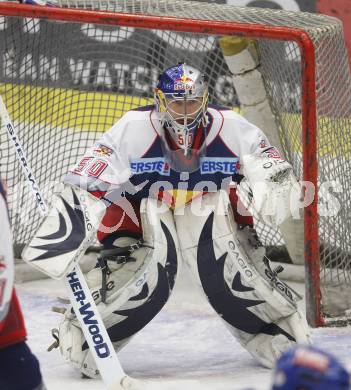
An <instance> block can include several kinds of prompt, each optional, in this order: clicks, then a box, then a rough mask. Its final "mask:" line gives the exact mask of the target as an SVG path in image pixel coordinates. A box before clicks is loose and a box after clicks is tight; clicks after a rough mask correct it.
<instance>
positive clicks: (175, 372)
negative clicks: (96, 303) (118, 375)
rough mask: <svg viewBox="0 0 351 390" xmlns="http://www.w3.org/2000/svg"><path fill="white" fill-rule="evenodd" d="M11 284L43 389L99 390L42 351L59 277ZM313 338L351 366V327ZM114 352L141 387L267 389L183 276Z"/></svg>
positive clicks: (266, 378)
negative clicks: (139, 328)
mask: <svg viewBox="0 0 351 390" xmlns="http://www.w3.org/2000/svg"><path fill="white" fill-rule="evenodd" d="M294 287H295V288H296V287H297V286H296V285H294ZM298 287H299V286H298ZM299 288H300V290H301V286H300V287H299ZM17 289H18V292H19V296H20V300H21V303H22V307H23V310H24V314H25V319H26V323H27V328H28V333H29V338H28V342H29V345H30V347H31V348H32V350H33V351H34V352H35V353H36V355H37V357H38V359H39V360H40V363H41V368H42V372H43V376H44V379H45V383H46V385H47V387H48V390H71V389H72V390H102V389H104V386H103V383H102V382H101V381H99V380H92V379H82V378H81V376H80V373H79V372H77V371H75V370H74V369H73V368H71V367H70V365H69V364H68V363H67V362H65V361H64V360H63V358H62V357H61V355H60V353H59V351H58V350H53V351H52V352H47V351H46V348H47V346H48V345H50V344H51V343H52V341H53V339H52V337H51V334H50V331H51V329H52V328H54V327H57V325H58V323H59V321H60V319H61V315H60V314H58V313H54V312H51V311H50V309H51V307H52V306H60V303H59V302H58V301H57V296H60V295H61V296H62V295H65V290H64V287H63V285H62V284H61V283H60V282H59V281H54V280H41V281H35V282H27V283H24V284H20V285H18V286H17ZM312 335H313V342H314V343H315V345H317V346H319V347H320V348H323V349H325V350H327V351H330V352H332V353H335V354H336V355H337V356H338V357H339V358H340V359H341V361H342V362H343V363H345V364H346V365H347V366H348V367H349V368H350V367H351V352H350V348H349V346H350V345H351V327H346V328H336V329H331V328H329V329H318V330H314V331H313V332H312ZM119 357H120V360H121V363H122V366H123V368H124V369H125V370H126V372H127V373H128V374H129V375H131V376H133V377H135V378H138V379H142V380H145V381H146V382H145V387H144V389H143V390H200V389H201V390H236V389H249V388H254V389H257V390H259V389H261V390H267V389H269V387H270V377H271V372H270V370H268V369H264V368H262V367H260V366H259V365H257V363H256V362H255V361H254V359H253V358H252V357H251V356H250V355H249V354H248V353H247V352H246V351H245V350H244V349H243V348H242V347H241V346H240V345H239V344H238V342H237V341H236V340H235V339H234V338H233V337H232V336H231V335H230V333H229V331H228V330H227V329H226V328H225V326H224V325H223V323H222V321H221V320H220V318H218V316H217V315H216V314H215V313H214V311H213V310H212V308H211V307H210V306H209V304H208V303H207V302H206V301H205V300H204V299H203V298H202V296H201V295H200V294H199V292H198V290H197V287H196V286H194V285H193V282H192V281H191V279H190V278H189V276H188V275H187V274H184V273H183V274H182V275H181V277H180V278H179V280H178V283H177V285H176V290H175V292H174V294H173V296H172V297H171V299H170V301H169V302H168V303H167V305H166V306H165V308H164V309H163V310H162V311H161V313H159V315H158V316H156V318H155V319H154V320H153V321H152V322H151V323H150V324H149V325H148V326H146V327H145V328H144V329H143V330H142V331H141V332H140V333H139V334H138V335H137V336H135V337H134V339H133V340H132V341H131V342H130V343H129V344H128V345H127V346H126V347H125V348H124V349H123V350H122V351H121V352H120V353H119Z"/></svg>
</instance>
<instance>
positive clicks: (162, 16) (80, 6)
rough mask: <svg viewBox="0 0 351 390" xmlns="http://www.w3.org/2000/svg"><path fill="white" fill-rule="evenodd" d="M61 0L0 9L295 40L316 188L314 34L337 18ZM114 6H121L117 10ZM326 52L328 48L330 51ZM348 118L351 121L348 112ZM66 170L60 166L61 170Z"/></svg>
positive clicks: (312, 214)
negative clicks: (58, 5)
mask: <svg viewBox="0 0 351 390" xmlns="http://www.w3.org/2000/svg"><path fill="white" fill-rule="evenodd" d="M62 5H63V6H64V7H65V8H56V7H54V8H51V7H38V6H30V5H19V4H14V3H0V15H2V16H4V17H15V18H18V19H20V18H33V19H40V20H44V21H53V22H55V21H64V22H67V23H72V24H76V23H80V24H82V23H92V24H95V25H105V26H119V27H122V26H123V27H126V28H131V27H132V28H136V29H152V30H155V29H158V30H165V31H177V32H181V33H194V34H205V35H212V36H229V35H235V36H241V37H246V38H252V39H257V40H260V39H262V40H267V41H272V42H273V41H280V42H281V41H287V42H294V43H295V44H296V45H297V46H298V47H299V51H300V71H301V112H299V111H298V110H297V111H296V112H294V113H293V114H294V115H300V114H301V118H300V119H299V121H301V128H300V129H301V143H302V166H303V172H302V175H301V178H303V180H304V181H306V182H310V183H313V185H314V186H315V188H318V187H317V184H318V170H319V167H318V147H317V139H318V135H317V131H318V116H317V114H318V113H317V108H318V107H317V101H318V98H320V96H317V89H316V82H317V76H316V75H317V71H318V67H317V63H316V41H317V40H316V39H315V36H316V34H317V32H316V31H317V30H318V31H319V33H320V34H323V33H324V34H327V31H328V29H329V30H330V31H331V35H333V34H334V35H338V37H339V36H340V37H341V36H342V27H340V24H338V23H337V21H336V20H335V19H333V18H329V17H326V16H322V15H314V16H312V15H311V16H309V15H307V14H304V13H292V12H287V11H276V10H267V9H265V10H263V9H262V10H259V9H252V8H236V7H232V6H226V5H219V4H205V3H202V2H201V3H197V2H187V1H133V0H130V1H125V2H118V7H117V6H116V5H117V2H113V1H100V2H99V1H95V2H94V1H90V2H89V1H81V2H79V1H78V2H77V1H72V2H71V3H69V2H68V1H62ZM68 7H71V8H68ZM114 7H115V8H116V9H117V11H114ZM132 11H133V12H132ZM309 19H310V20H311V21H312V22H311V23H310V25H308V23H309ZM340 34H341V35H340ZM338 39H342V38H338ZM317 50H318V48H317ZM326 55H330V54H328V53H326ZM340 61H344V59H343V58H342V59H340ZM328 71H330V70H328ZM319 72H320V71H319ZM282 77H284V75H283V76H282ZM346 79H347V80H348V82H347V83H346V84H345V88H349V87H350V82H349V79H350V77H349V75H348V76H347V77H346ZM321 80H323V76H320V77H319V79H318V82H319V83H320V82H321ZM14 90H15V89H13V90H12V91H14ZM6 93H8V94H11V91H10V89H8V90H6V88H5V100H6ZM12 94H13V92H12ZM350 94H351V91H348V92H347V99H348V101H349V100H350V98H349V95H350ZM342 96H344V95H342ZM277 115H278V114H277ZM348 115H350V113H349V112H346V113H345V116H348ZM278 116H279V115H278ZM347 123H350V119H349V118H348V119H347ZM283 130H284V128H283ZM64 173H65V172H61V176H62V175H63V174H64ZM317 196H318V194H317V191H316V193H315V196H314V198H313V201H312V202H311V203H310V204H309V205H308V206H306V207H305V209H304V248H305V251H304V253H305V266H306V277H307V278H306V296H307V298H306V300H307V302H308V307H307V315H308V320H309V323H310V324H311V325H312V326H321V325H323V315H322V308H321V292H320V245H319V236H320V228H319V222H318V218H319V217H318V197H317Z"/></svg>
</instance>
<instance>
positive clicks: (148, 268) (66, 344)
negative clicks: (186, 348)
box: [58, 199, 178, 377]
mask: <svg viewBox="0 0 351 390" xmlns="http://www.w3.org/2000/svg"><path fill="white" fill-rule="evenodd" d="M160 210H161V208H160V204H159V202H157V201H156V200H152V199H148V200H146V199H145V200H143V201H142V204H141V219H142V228H143V237H144V243H143V246H141V247H140V248H138V249H136V250H134V251H133V252H132V253H131V257H132V258H133V259H132V261H127V262H126V263H124V264H116V263H112V262H109V264H108V265H109V268H110V271H111V273H110V274H109V275H108V276H107V296H106V300H105V302H102V301H101V280H102V279H101V270H100V268H95V269H93V270H91V271H90V272H89V273H88V274H87V282H88V285H89V288H90V289H91V291H92V295H93V297H94V300H95V301H96V303H97V306H98V309H99V312H100V314H101V317H102V319H103V321H104V324H105V326H106V329H107V332H108V334H109V336H110V338H111V341H112V343H113V345H114V347H115V349H116V350H117V351H118V350H120V349H121V348H122V347H123V346H124V345H126V344H127V342H128V341H129V340H130V338H131V337H132V336H133V335H134V334H136V333H137V332H138V331H139V330H141V329H142V328H143V327H144V326H145V325H147V324H148V323H149V322H150V321H151V320H152V318H153V317H154V316H155V315H156V314H157V313H158V312H159V311H160V310H161V309H162V307H163V306H164V304H165V303H166V302H167V300H168V298H169V297H170V294H171V291H172V289H173V287H174V284H175V278H176V275H177V271H178V261H177V250H178V240H177V235H176V230H175V226H174V220H173V215H172V213H171V211H169V210H168V209H167V211H164V212H162V213H160V212H159V211H160ZM124 240H127V241H128V240H129V243H132V242H131V240H133V239H131V238H125V239H124ZM127 241H125V243H126V242H127ZM117 244H119V245H120V244H121V239H119V240H118V242H117ZM58 338H59V345H60V350H61V353H62V355H63V356H64V357H65V358H67V359H68V360H69V361H70V362H71V363H72V364H73V365H74V366H75V367H77V368H78V369H80V370H81V371H82V372H83V373H84V374H85V375H87V376H89V377H96V376H98V375H99V373H98V371H97V368H96V366H95V362H94V359H93V357H92V355H91V353H90V352H89V349H88V345H87V343H86V342H85V339H84V336H83V333H82V331H81V328H80V326H79V322H78V321H77V319H76V317H75V315H74V314H72V311H71V310H70V309H68V310H67V311H66V314H65V318H64V320H63V321H62V323H61V324H60V327H59V332H58Z"/></svg>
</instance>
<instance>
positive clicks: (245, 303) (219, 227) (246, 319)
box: [175, 191, 308, 367]
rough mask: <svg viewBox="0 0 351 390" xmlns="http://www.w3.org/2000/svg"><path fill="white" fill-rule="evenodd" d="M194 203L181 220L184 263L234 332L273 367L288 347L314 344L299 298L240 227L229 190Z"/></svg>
mask: <svg viewBox="0 0 351 390" xmlns="http://www.w3.org/2000/svg"><path fill="white" fill-rule="evenodd" d="M193 203H194V204H190V205H187V206H186V207H185V208H184V214H183V215H177V216H176V218H175V220H176V227H177V231H178V235H179V243H180V247H181V252H182V256H183V258H184V261H185V262H186V263H187V264H188V265H189V266H190V268H191V270H192V272H193V274H194V275H195V277H196V279H197V281H198V283H199V284H200V285H201V287H202V289H203V291H204V293H205V295H206V297H207V299H208V300H209V302H210V304H211V305H212V306H213V308H214V309H215V310H216V311H217V313H218V314H219V315H220V316H221V318H222V319H223V320H224V321H225V323H226V325H227V326H228V327H229V330H230V331H231V333H232V334H233V335H234V336H235V337H236V338H237V339H238V341H239V342H240V343H241V344H242V345H243V346H244V347H245V348H246V349H247V350H248V351H249V352H250V353H251V354H252V355H253V356H254V357H255V358H256V359H257V360H258V361H259V362H260V363H261V364H262V365H264V366H266V367H272V366H273V365H274V362H275V360H276V359H277V357H278V356H279V355H280V353H281V352H283V351H284V350H285V349H286V348H288V347H290V346H291V345H293V344H295V343H296V342H308V327H307V323H306V320H305V318H304V316H303V315H302V313H300V312H299V311H298V308H297V305H296V295H295V293H294V292H293V291H292V290H291V289H290V288H289V287H288V286H287V285H285V284H284V283H283V282H281V281H280V280H279V279H278V278H277V277H276V275H275V274H274V272H273V271H272V270H271V269H270V267H269V265H265V263H264V262H263V258H264V254H265V250H264V248H263V247H262V245H261V244H260V243H259V241H258V240H257V239H256V237H255V235H254V234H253V233H252V231H251V230H250V228H249V227H246V228H244V229H240V228H239V227H238V226H237V225H236V223H235V221H234V218H233V215H232V211H231V206H230V203H229V200H228V196H227V194H226V193H225V192H222V191H221V192H220V193H216V194H207V195H206V196H204V197H203V198H202V199H197V200H194V201H193ZM196 203H198V204H196ZM199 210H200V211H201V212H199ZM178 214H179V213H178ZM186 226H191V227H192V228H191V229H187V228H186Z"/></svg>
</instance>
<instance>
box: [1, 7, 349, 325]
mask: <svg viewBox="0 0 351 390" xmlns="http://www.w3.org/2000/svg"><path fill="white" fill-rule="evenodd" d="M0 15H2V17H1V20H0V22H1V23H0V36H1V39H0V58H1V61H0V77H1V80H0V82H1V84H0V92H1V95H2V96H3V97H4V100H5V104H6V106H7V108H8V110H9V113H10V116H11V117H12V120H13V121H14V125H15V128H16V131H17V133H18V136H19V139H20V141H21V142H22V144H23V148H24V150H25V151H26V154H27V157H28V160H29V162H30V164H31V168H32V170H33V172H34V175H35V176H36V179H37V180H38V182H39V185H40V186H41V188H42V190H43V192H44V194H45V196H46V198H47V200H50V196H51V193H52V191H53V189H54V187H55V183H57V182H58V181H59V180H60V179H62V177H63V176H64V174H65V173H66V172H67V170H68V168H69V166H71V165H72V164H74V163H76V162H77V160H78V159H79V156H81V155H82V154H83V152H84V151H85V150H86V149H87V148H88V147H89V146H91V145H92V143H93V141H94V140H96V139H98V138H99V137H100V136H101V132H103V131H105V130H107V129H108V128H109V127H110V126H111V125H112V124H113V123H114V122H115V121H116V120H118V119H119V118H120V117H121V115H122V114H123V113H124V112H126V111H127V110H129V109H131V108H133V107H137V106H139V105H145V104H150V103H152V95H153V91H152V86H153V85H154V84H155V82H156V79H157V76H158V74H159V72H160V71H162V70H163V69H164V68H165V67H167V66H170V65H172V64H174V63H177V62H178V61H179V60H184V61H186V62H187V63H189V64H192V65H194V66H195V67H198V68H199V69H201V70H202V71H203V72H204V73H205V74H206V75H207V76H208V79H209V87H210V95H211V103H214V104H219V105H226V106H234V105H236V104H237V100H236V96H235V91H234V88H233V83H232V76H231V74H230V72H229V69H228V67H227V65H226V62H225V60H224V59H223V54H222V52H221V50H220V48H219V45H218V37H219V36H223V35H240V36H241V37H247V38H253V39H255V40H256V42H257V47H258V53H259V56H260V62H261V65H260V72H261V74H262V76H263V79H264V83H265V88H266V93H267V96H268V98H269V102H270V106H271V109H272V111H273V113H274V119H275V122H276V125H277V128H278V130H279V137H280V141H281V144H282V146H283V149H284V153H285V155H286V156H287V158H288V159H289V161H290V162H291V163H292V165H293V167H294V170H295V173H296V175H297V176H299V177H300V178H301V179H303V180H305V181H308V182H311V183H313V184H314V185H315V187H316V188H317V182H318V184H319V186H320V187H319V191H318V194H319V199H318V197H317V192H316V194H315V196H314V198H313V197H312V203H311V204H309V205H308V206H307V207H306V208H305V209H304V237H305V238H304V240H305V250H304V252H305V264H306V293H307V315H308V320H309V323H310V324H311V325H313V326H316V325H317V326H318V325H322V324H323V319H324V317H325V316H335V315H344V314H345V313H346V312H347V309H349V308H350V307H351V304H350V301H351V298H350V297H351V277H350V276H351V273H350V270H349V268H350V265H351V257H350V249H351V248H350V246H351V244H350V236H351V230H350V219H351V210H350V202H351V200H350V194H349V188H350V183H351V177H350V176H351V165H350V152H351V131H350V129H351V119H350V117H351V86H350V74H349V67H348V58H347V52H346V49H345V44H344V41H343V30H342V25H341V22H339V21H338V20H336V19H334V18H331V17H327V16H324V15H317V14H315V15H312V14H307V13H302V12H301V13H294V12H287V11H280V10H269V9H258V8H237V7H233V6H229V5H223V4H212V3H211V4H208V3H204V2H188V1H173V0H169V1H167V0H164V1H162V0H158V1H157V0H146V1H137V0H125V1H112V0H111V1H94V0H90V1H73V0H72V1H63V0H61V1H60V8H56V7H55V8H50V7H37V6H30V5H18V4H14V3H10V2H8V3H0ZM0 136H1V156H0V158H1V175H2V177H3V179H5V180H6V181H7V185H8V198H9V207H10V216H11V220H12V224H13V230H14V240H15V245H16V247H17V246H21V245H22V244H24V243H26V242H27V241H28V239H29V237H30V236H31V235H32V234H33V232H34V230H35V229H36V228H37V226H38V224H39V222H40V218H41V217H40V215H39V213H38V211H37V209H36V204H35V202H34V200H33V199H32V193H31V192H30V191H29V189H28V186H27V184H26V182H25V179H24V176H23V175H22V172H21V168H20V165H19V163H18V161H17V158H16V156H15V151H14V148H13V146H12V145H10V143H9V141H8V137H7V134H6V132H5V130H4V129H2V130H1V135H0ZM323 186H324V187H323ZM323 189H324V193H322V190H323ZM328 213H329V215H328ZM257 229H258V232H259V235H260V238H261V240H262V241H263V243H264V244H265V245H270V246H281V245H283V244H284V242H283V239H282V236H281V234H280V232H279V231H277V230H276V229H274V228H272V227H271V226H267V225H265V224H263V223H262V222H261V221H259V222H258V224H257ZM320 281H321V284H320ZM321 292H322V294H321ZM337 306H340V309H338V311H336V310H335V308H336V307H337Z"/></svg>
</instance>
